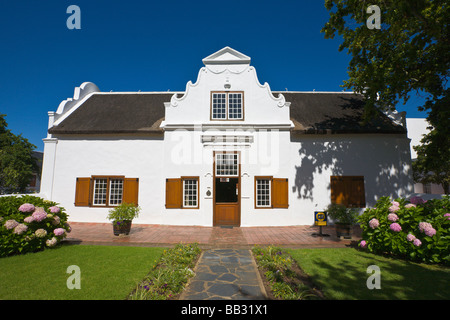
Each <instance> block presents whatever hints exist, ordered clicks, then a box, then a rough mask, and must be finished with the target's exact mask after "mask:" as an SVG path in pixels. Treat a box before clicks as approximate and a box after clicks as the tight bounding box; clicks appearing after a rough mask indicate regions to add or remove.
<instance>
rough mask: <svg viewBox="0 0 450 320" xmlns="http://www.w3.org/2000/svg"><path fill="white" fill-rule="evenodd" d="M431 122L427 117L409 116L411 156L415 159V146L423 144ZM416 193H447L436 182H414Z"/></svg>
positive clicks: (407, 120) (407, 125) (407, 124)
mask: <svg viewBox="0 0 450 320" xmlns="http://www.w3.org/2000/svg"><path fill="white" fill-rule="evenodd" d="M429 126H430V124H429V123H428V121H427V119H425V118H407V119H406V127H407V129H408V138H409V139H410V140H411V144H410V146H411V150H410V151H411V158H412V161H414V160H415V159H416V158H417V153H416V151H415V150H414V148H413V147H415V146H418V145H420V144H421V142H420V141H421V140H422V138H423V136H424V135H426V134H428V133H429V132H430V130H429V129H428V127H429ZM414 192H415V193H423V194H445V192H444V188H443V187H442V185H440V184H435V183H427V184H423V183H415V184H414Z"/></svg>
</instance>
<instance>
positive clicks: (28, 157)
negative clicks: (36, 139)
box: [0, 114, 37, 194]
mask: <svg viewBox="0 0 450 320" xmlns="http://www.w3.org/2000/svg"><path fill="white" fill-rule="evenodd" d="M5 116H6V115H4V114H0V194H8V193H15V192H21V193H23V192H25V190H26V187H27V185H28V183H29V182H30V179H31V177H32V175H33V172H36V171H37V164H36V160H35V159H34V158H33V150H34V149H36V146H34V145H33V144H31V143H30V142H28V140H27V139H26V138H24V137H22V135H15V134H14V133H12V132H11V130H8V129H7V127H8V124H7V123H6V120H5Z"/></svg>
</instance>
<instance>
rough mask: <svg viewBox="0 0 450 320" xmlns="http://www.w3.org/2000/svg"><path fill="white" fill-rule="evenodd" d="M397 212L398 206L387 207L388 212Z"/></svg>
mask: <svg viewBox="0 0 450 320" xmlns="http://www.w3.org/2000/svg"><path fill="white" fill-rule="evenodd" d="M398 210H400V207H398V206H394V205H393V206H390V207H389V212H397V211H398Z"/></svg>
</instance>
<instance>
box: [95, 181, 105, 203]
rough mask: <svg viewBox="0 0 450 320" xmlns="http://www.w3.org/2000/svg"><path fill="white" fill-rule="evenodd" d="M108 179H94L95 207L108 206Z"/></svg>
mask: <svg viewBox="0 0 450 320" xmlns="http://www.w3.org/2000/svg"><path fill="white" fill-rule="evenodd" d="M107 191H108V179H94V205H95V206H98V205H103V206H104V205H106V194H107Z"/></svg>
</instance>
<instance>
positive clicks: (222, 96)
mask: <svg viewBox="0 0 450 320" xmlns="http://www.w3.org/2000/svg"><path fill="white" fill-rule="evenodd" d="M212 99H213V101H212V118H213V119H226V117H227V97H226V93H213V95H212Z"/></svg>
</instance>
